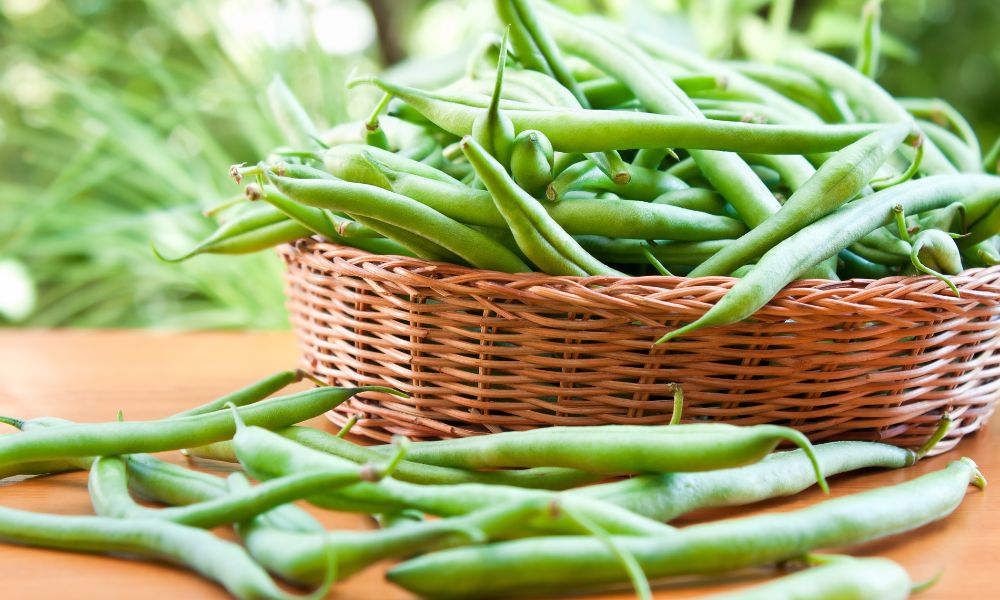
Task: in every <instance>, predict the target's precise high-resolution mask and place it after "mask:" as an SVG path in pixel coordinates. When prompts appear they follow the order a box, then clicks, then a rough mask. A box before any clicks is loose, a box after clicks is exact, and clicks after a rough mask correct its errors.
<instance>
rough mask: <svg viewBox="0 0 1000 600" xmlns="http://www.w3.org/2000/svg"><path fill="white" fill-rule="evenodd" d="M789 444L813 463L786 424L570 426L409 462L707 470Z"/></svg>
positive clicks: (438, 446)
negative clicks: (742, 425)
mask: <svg viewBox="0 0 1000 600" xmlns="http://www.w3.org/2000/svg"><path fill="white" fill-rule="evenodd" d="M782 441H786V442H792V443H794V444H796V445H798V446H799V447H801V448H803V449H804V450H805V451H806V454H807V455H809V456H810V458H812V459H813V461H814V467H815V471H816V478H817V480H819V481H820V486H821V487H825V482H824V481H823V475H822V472H821V471H820V468H819V464H818V462H817V461H815V459H814V457H813V454H812V449H811V448H812V447H811V445H810V444H809V441H808V440H807V439H806V438H805V436H803V435H802V434H801V433H799V432H797V431H795V430H794V429H789V428H787V427H777V426H773V425H754V426H747V427H736V426H732V425H724V424H697V425H672V426H648V425H643V426H632V425H607V426H594V427H587V426H574V427H549V428H547V429H538V430H533V431H508V432H503V433H496V434H493V435H489V436H478V437H471V438H459V439H453V440H442V441H432V442H423V443H420V444H414V445H413V446H412V447H411V448H410V453H409V459H410V460H412V461H414V462H423V463H427V464H433V465H438V466H443V467H459V468H464V469H492V468H502V467H566V468H571V469H579V470H581V471H588V472H591V473H599V474H605V475H621V474H625V473H637V472H655V473H664V472H668V471H682V472H688V471H708V470H712V469H722V468H727V467H734V466H739V465H745V464H749V463H753V462H756V461H758V460H760V459H761V458H763V457H764V456H766V455H767V454H769V453H770V452H771V451H772V450H774V448H775V447H776V446H777V445H778V443H780V442H782Z"/></svg>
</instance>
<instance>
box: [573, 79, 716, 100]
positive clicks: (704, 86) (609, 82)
mask: <svg viewBox="0 0 1000 600" xmlns="http://www.w3.org/2000/svg"><path fill="white" fill-rule="evenodd" d="M672 79H673V80H674V83H675V84H677V87H678V88H680V89H681V90H682V91H684V92H688V93H690V92H693V91H701V90H711V89H720V88H724V87H725V81H724V80H722V79H721V78H719V77H715V76H713V75H681V76H676V77H673V78H672ZM580 88H581V89H582V90H583V93H584V95H586V96H587V100H588V101H590V105H591V106H592V107H594V108H610V107H612V106H617V105H620V104H623V103H625V102H628V101H630V100H634V99H635V95H633V94H632V91H631V90H629V88H628V87H626V86H625V84H623V83H622V82H620V81H618V80H617V79H614V78H613V77H600V78H598V79H592V80H590V81H585V82H583V83H581V84H580Z"/></svg>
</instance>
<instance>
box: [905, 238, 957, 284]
mask: <svg viewBox="0 0 1000 600" xmlns="http://www.w3.org/2000/svg"><path fill="white" fill-rule="evenodd" d="M910 260H911V261H912V262H913V266H914V267H916V269H917V270H918V271H922V272H924V273H927V274H928V275H932V276H934V277H937V278H938V279H940V280H941V281H944V282H945V283H947V284H948V287H950V288H951V291H953V292H955V295H956V296H959V295H960V293H959V291H958V288H957V287H956V286H955V284H954V283H953V282H952V281H951V280H950V279H948V277H946V275H958V274H959V273H961V272H962V254H961V251H960V250H959V249H958V244H956V243H955V240H954V239H953V238H952V237H951V236H950V235H948V234H947V233H945V232H943V231H941V230H940V229H925V230H923V231H920V232H918V233H917V235H915V236H914V237H913V249H912V250H910Z"/></svg>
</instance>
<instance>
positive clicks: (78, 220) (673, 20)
mask: <svg viewBox="0 0 1000 600" xmlns="http://www.w3.org/2000/svg"><path fill="white" fill-rule="evenodd" d="M558 3H559V4H561V5H563V6H564V7H566V8H569V9H571V10H574V11H578V12H603V13H606V14H608V15H610V16H612V17H613V18H615V19H617V20H620V21H622V22H624V23H626V24H628V25H629V26H632V27H635V28H639V29H643V30H646V31H650V32H653V33H656V34H657V35H662V36H669V38H670V39H671V40H672V41H675V42H676V43H680V44H685V45H690V46H699V47H700V48H701V49H702V50H703V51H704V52H706V53H709V54H712V55H714V56H719V57H727V56H731V55H733V53H734V52H735V50H734V44H733V43H732V40H733V31H735V29H736V23H737V22H738V21H739V19H740V18H741V17H742V16H744V15H746V14H750V13H755V12H760V13H761V14H764V13H766V10H767V6H768V5H769V4H770V2H769V1H768V0H701V1H699V0H687V1H682V0H560V1H559V2H558ZM863 3H864V2H863V0H809V1H805V0H799V1H798V2H796V3H795V7H794V12H793V18H792V22H793V25H794V28H795V30H796V31H798V32H799V33H800V36H801V40H802V41H805V42H806V43H809V44H810V45H813V46H816V47H819V48H823V49H825V50H827V51H829V52H832V53H834V54H838V55H840V56H842V57H844V58H845V59H853V48H854V47H855V45H856V42H857V39H858V32H859V21H860V14H861V6H862V4H863ZM494 19H495V17H494V16H493V7H492V1H491V0H369V1H367V2H364V1H362V0H285V1H281V0H173V1H167V0H0V164H3V169H2V173H3V175H2V176H0V324H3V325H8V326H11V325H14V326H37V327H50V326H74V327H159V328H256V329H274V328H284V327H286V326H287V323H286V318H285V313H284V308H283V296H282V290H281V287H282V280H281V265H280V264H279V261H278V259H277V257H276V256H275V255H274V253H273V252H264V253H260V254H256V255H251V256H243V257H219V256H199V257H196V258H194V259H192V260H190V261H187V262H184V263H180V264H167V263H164V262H161V261H159V260H157V259H156V258H155V256H154V255H153V253H152V252H151V249H150V243H151V241H155V242H156V244H157V245H158V246H160V247H165V248H170V249H173V250H178V251H179V250H180V249H183V248H186V247H189V246H191V245H193V244H194V243H195V242H196V241H197V240H198V239H201V238H203V237H205V236H206V235H207V234H208V233H210V232H211V231H212V229H213V228H214V226H215V223H214V222H213V221H212V220H211V219H209V218H206V217H204V216H203V215H202V211H203V210H204V209H206V208H208V207H210V206H213V205H216V204H218V203H219V202H220V201H222V200H225V199H226V198H228V197H233V196H237V195H239V194H240V192H241V190H240V188H239V186H236V185H234V183H233V182H232V180H231V179H230V178H229V177H228V176H227V170H228V166H229V165H230V164H232V163H236V162H241V161H256V160H258V159H259V158H260V157H263V156H265V155H266V154H267V152H268V150H269V149H270V148H273V147H274V146H276V145H279V144H281V143H282V142H283V140H282V139H281V136H280V134H279V132H278V130H277V128H276V127H275V126H274V124H273V120H272V118H271V116H270V112H269V109H268V107H267V103H266V101H265V99H264V97H263V96H264V94H263V92H264V90H265V88H266V86H267V83H268V82H269V81H270V80H271V78H272V77H273V76H274V74H276V73H279V74H281V75H282V76H283V77H284V78H285V80H286V82H288V84H289V86H290V87H291V88H292V89H293V91H294V92H295V93H296V94H297V95H298V97H299V98H300V99H301V100H302V102H303V104H304V105H305V106H306V108H307V109H308V110H309V112H310V114H311V116H312V117H313V118H314V119H315V120H316V121H317V123H319V124H320V125H322V126H332V125H335V124H337V123H339V122H342V121H344V120H346V119H348V118H359V117H361V116H362V115H363V114H364V113H366V111H368V110H370V108H371V106H372V96H371V95H370V94H369V95H366V94H365V93H364V92H357V93H355V92H353V91H352V92H350V93H348V92H346V91H345V89H344V79H345V78H346V77H347V76H348V75H349V73H350V72H351V71H352V70H354V69H358V70H360V71H361V72H365V71H367V72H371V71H374V70H377V69H381V68H383V67H391V68H393V69H395V73H396V75H397V76H398V77H401V78H404V79H409V80H420V79H421V78H424V77H432V76H433V73H434V70H436V69H441V68H442V65H444V66H445V68H447V66H448V65H453V66H454V67H455V68H457V69H460V68H461V67H462V65H463V64H464V57H465V56H466V55H467V54H468V50H469V48H471V47H472V46H473V45H474V44H475V43H476V40H477V39H478V37H479V36H480V35H482V34H483V33H484V32H487V31H495V30H496V28H497V27H498V24H497V23H496V22H495V20H494ZM882 24H883V51H884V55H885V58H884V60H883V62H882V66H881V73H880V74H879V81H880V83H882V84H883V85H884V86H885V87H886V88H887V89H888V90H889V91H891V92H892V93H893V94H896V95H901V96H928V97H941V98H944V99H946V100H948V101H949V102H951V103H952V104H954V105H955V106H956V107H957V108H958V109H959V110H960V111H961V112H962V113H964V114H965V115H966V117H967V118H968V119H969V120H970V121H971V122H972V124H973V126H974V127H975V129H976V132H977V133H978V134H979V136H980V140H981V141H982V143H983V144H984V145H987V146H988V145H989V144H992V142H993V141H994V139H995V138H996V137H997V136H998V135H1000V113H998V111H997V104H998V100H1000V43H998V41H997V37H996V35H997V34H996V32H997V26H998V25H1000V2H997V1H996V0H887V1H886V2H884V4H883V20H882ZM428 59H433V60H431V62H427V61H428ZM432 64H433V65H434V68H433V69H432V68H431V65H432Z"/></svg>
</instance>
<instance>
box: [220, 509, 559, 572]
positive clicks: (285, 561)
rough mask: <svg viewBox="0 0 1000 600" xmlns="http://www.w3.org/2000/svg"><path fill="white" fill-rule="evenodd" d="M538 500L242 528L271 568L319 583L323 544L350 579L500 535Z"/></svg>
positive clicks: (522, 518)
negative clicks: (403, 519) (317, 524)
mask: <svg viewBox="0 0 1000 600" xmlns="http://www.w3.org/2000/svg"><path fill="white" fill-rule="evenodd" d="M538 504H540V503H539V502H538V501H535V500H529V501H522V502H518V503H508V504H503V505H500V506H497V507H488V508H483V509H482V510H479V511H476V512H473V513H469V514H468V515H461V516H457V517H450V518H446V519H438V520H434V521H426V522H421V523H413V524H402V525H399V526H397V527H392V528H388V529H379V530H375V531H330V532H323V533H313V532H310V533H303V532H293V531H284V530H281V529H276V528H272V527H268V526H267V525H266V524H265V523H262V522H260V519H257V520H254V521H252V522H250V523H246V524H243V525H241V526H240V527H239V531H240V534H241V536H242V537H243V539H244V542H245V543H246V546H247V549H248V551H249V552H250V554H251V555H252V556H253V557H254V559H256V560H257V561H258V562H260V563H261V564H262V565H264V566H266V567H267V569H268V570H269V571H272V572H274V573H277V574H278V575H279V576H281V577H282V578H283V579H286V580H289V581H293V582H296V583H300V584H315V583H316V582H317V581H318V580H320V578H321V577H322V576H323V566H324V565H323V550H324V548H329V549H331V550H332V551H333V552H334V553H335V554H336V556H337V567H338V570H337V573H338V577H339V578H340V579H345V578H347V577H348V576H350V575H352V574H354V573H357V572H358V571H361V570H362V569H364V568H365V567H368V566H369V565H372V564H374V563H376V562H378V561H381V560H385V559H388V558H394V557H404V556H410V555H412V554H414V553H417V552H420V551H426V550H434V549H442V548H449V547H454V546H459V545H465V544H469V543H481V542H483V541H487V540H490V539H495V538H498V537H501V536H503V535H504V534H507V533H508V532H510V531H512V530H515V529H516V528H517V527H518V526H520V525H522V524H523V522H524V521H525V520H527V519H529V518H531V517H532V516H533V515H535V514H537V513H539V512H541V510H542V509H543V507H539V506H536V505H538ZM543 506H547V502H546V504H545V505H543Z"/></svg>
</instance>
